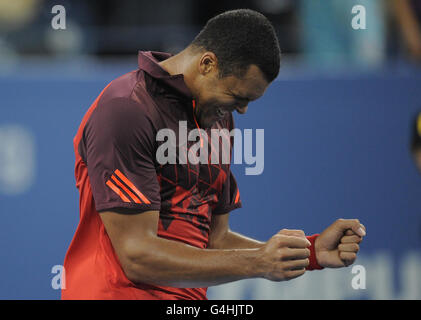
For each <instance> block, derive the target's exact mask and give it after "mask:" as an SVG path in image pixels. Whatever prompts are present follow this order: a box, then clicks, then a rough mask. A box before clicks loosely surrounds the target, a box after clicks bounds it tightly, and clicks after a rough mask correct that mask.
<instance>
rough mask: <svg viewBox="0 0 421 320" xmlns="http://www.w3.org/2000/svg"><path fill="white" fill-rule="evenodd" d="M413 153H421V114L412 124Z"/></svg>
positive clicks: (418, 114)
mask: <svg viewBox="0 0 421 320" xmlns="http://www.w3.org/2000/svg"><path fill="white" fill-rule="evenodd" d="M411 151H412V152H416V151H421V112H419V113H417V115H416V116H415V117H414V120H413V122H412V136H411Z"/></svg>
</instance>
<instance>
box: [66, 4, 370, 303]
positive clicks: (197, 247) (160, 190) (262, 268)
mask: <svg viewBox="0 0 421 320" xmlns="http://www.w3.org/2000/svg"><path fill="white" fill-rule="evenodd" d="M139 36H141V35H139ZM138 62H139V68H138V69H137V70H135V71H133V72H130V73H128V74H125V75H123V76H121V77H120V78H118V79H116V80H114V81H112V82H111V83H110V84H109V85H108V86H107V87H106V88H105V89H104V90H103V91H102V93H101V94H100V95H99V96H98V98H97V99H96V100H95V102H94V103H93V105H92V106H91V107H90V109H89V110H88V111H87V113H86V115H85V116H84V118H83V120H82V123H81V125H80V127H79V130H78V132H77V134H76V136H75V139H74V151H75V154H76V167H75V174H76V185H77V188H78V189H79V192H80V221H79V225H78V227H77V230H76V233H75V235H74V237H73V240H72V242H71V244H70V247H69V249H68V251H67V254H66V257H65V262H64V267H65V271H66V289H63V290H62V298H63V299H206V290H207V287H209V286H213V285H218V284H223V283H227V282H231V281H236V280H241V279H247V278H265V279H268V280H272V281H285V280H291V279H294V278H297V277H299V276H301V275H303V274H304V273H305V272H306V271H307V270H314V269H322V268H325V267H331V268H338V267H345V266H348V265H350V264H352V263H353V262H354V261H355V259H356V256H357V252H358V250H359V243H360V242H361V240H362V238H363V236H364V235H365V228H364V226H363V225H362V224H360V222H359V221H358V220H356V219H352V220H345V219H338V220H337V221H335V222H334V223H333V224H332V225H330V226H329V227H328V228H326V229H325V230H324V231H323V232H322V233H321V234H320V235H317V234H316V235H310V236H306V235H305V233H304V232H303V231H302V230H287V229H282V230H280V231H279V232H278V233H277V234H275V235H273V236H272V237H271V238H270V239H269V240H268V241H266V242H261V241H257V240H255V239H251V238H249V237H246V236H244V235H241V234H239V233H236V232H234V231H232V230H231V229H230V227H229V215H230V212H231V211H232V210H234V209H237V208H240V207H241V198H240V193H239V189H238V186H237V183H236V180H235V178H234V176H233V174H232V172H231V170H230V164H229V163H228V164H226V163H223V161H221V162H219V163H216V164H215V163H210V162H209V163H191V162H189V161H187V163H182V162H181V161H178V160H180V158H181V156H180V155H182V154H186V153H191V149H192V147H193V146H194V145H196V144H195V142H193V141H186V142H185V143H184V144H181V143H178V144H177V163H175V164H170V163H168V164H162V163H161V162H160V161H159V159H157V156H156V155H157V150H158V148H160V147H162V145H163V144H164V143H168V141H160V139H157V135H158V133H159V132H160V130H162V129H167V130H172V131H173V132H174V133H175V134H176V135H177V141H179V138H181V133H180V132H179V131H180V130H179V129H180V124H181V123H183V124H185V125H186V127H187V129H186V130H187V131H188V132H191V131H192V130H198V129H201V130H202V131H200V130H199V133H201V134H200V137H198V139H200V143H201V145H202V147H205V148H206V147H208V148H209V150H211V152H210V153H209V154H211V153H212V151H214V150H216V149H215V147H216V145H215V143H218V144H220V145H223V144H224V139H228V140H229V148H230V149H231V146H232V138H230V137H229V136H228V137H226V136H225V137H224V136H223V135H221V137H220V139H219V140H218V141H217V142H215V141H213V140H211V139H208V137H209V135H210V134H209V132H210V130H211V129H217V130H223V129H227V130H228V131H230V130H231V129H233V128H234V124H233V116H232V113H233V112H234V111H236V112H238V113H239V114H245V113H246V111H247V106H248V104H249V102H251V101H254V100H256V99H258V98H260V97H261V96H262V95H263V94H264V92H265V90H266V89H267V87H268V86H269V85H270V83H271V82H272V81H273V80H274V79H275V78H276V77H277V75H278V72H279V66H280V49H279V44H278V39H277V37H276V35H275V31H274V28H273V26H272V25H271V23H270V22H269V21H268V20H267V19H266V18H265V17H264V16H263V15H262V14H260V13H257V12H255V11H252V10H247V9H242V10H234V11H228V12H225V13H222V14H220V15H218V16H216V17H214V18H212V19H210V20H209V21H208V23H207V24H206V26H205V27H204V28H203V30H202V31H201V32H200V33H199V34H198V35H197V37H196V38H195V39H194V40H193V42H192V43H191V44H190V45H189V46H188V47H187V48H185V49H184V50H183V51H181V52H180V53H178V54H176V55H170V54H168V53H161V52H139V56H138ZM262 112H264V110H262ZM268 116H270V115H268ZM179 135H180V136H179Z"/></svg>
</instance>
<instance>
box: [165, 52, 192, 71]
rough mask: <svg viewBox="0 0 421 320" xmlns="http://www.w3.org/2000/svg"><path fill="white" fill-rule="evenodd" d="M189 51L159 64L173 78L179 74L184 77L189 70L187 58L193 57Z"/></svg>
mask: <svg viewBox="0 0 421 320" xmlns="http://www.w3.org/2000/svg"><path fill="white" fill-rule="evenodd" d="M188 51H189V50H188V48H186V49H184V50H183V51H181V52H180V53H177V54H176V55H174V56H172V57H170V58H168V59H166V60H164V61H161V62H159V65H160V66H161V67H162V68H163V69H164V70H165V71H167V72H168V73H169V74H170V75H172V76H173V75H177V74H183V75H184V74H185V73H186V71H187V68H188V65H187V62H188V59H187V58H188V57H191V55H190V53H189V52H188Z"/></svg>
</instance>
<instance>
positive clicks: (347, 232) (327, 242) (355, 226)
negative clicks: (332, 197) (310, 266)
mask: <svg viewBox="0 0 421 320" xmlns="http://www.w3.org/2000/svg"><path fill="white" fill-rule="evenodd" d="M365 235H366V230H365V227H364V225H363V224H361V223H360V221H359V220H358V219H352V220H350V219H338V220H336V221H335V222H334V223H333V224H331V225H330V226H329V227H327V228H326V229H325V230H324V231H323V232H322V233H321V234H320V235H319V236H318V237H317V238H316V241H315V244H314V247H315V250H316V259H317V262H318V264H319V265H320V266H322V267H325V268H340V267H347V266H349V265H351V264H353V263H354V261H355V259H357V252H358V251H359V249H360V245H359V244H360V242H361V241H362V239H363V237H364V236H365Z"/></svg>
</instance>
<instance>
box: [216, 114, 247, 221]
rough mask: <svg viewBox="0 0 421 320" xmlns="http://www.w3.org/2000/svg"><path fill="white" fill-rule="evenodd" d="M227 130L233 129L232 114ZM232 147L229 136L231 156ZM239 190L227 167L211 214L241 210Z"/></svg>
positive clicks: (232, 143) (232, 140)
mask: <svg viewBox="0 0 421 320" xmlns="http://www.w3.org/2000/svg"><path fill="white" fill-rule="evenodd" d="M227 127H228V130H229V131H231V130H232V129H233V128H234V119H233V116H232V114H231V115H230V117H229V120H228V123H227ZM233 146H234V137H233V136H231V141H230V153H231V155H232V148H233ZM241 207H242V204H241V198H240V190H239V189H238V186H237V180H236V179H235V177H234V174H233V173H232V171H231V166H230V165H229V166H228V175H227V179H226V181H225V183H224V186H223V188H222V192H221V196H220V199H219V204H218V206H217V207H216V208H215V209H214V210H213V211H212V213H213V214H225V213H228V212H230V211H232V210H234V209H237V208H241Z"/></svg>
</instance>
